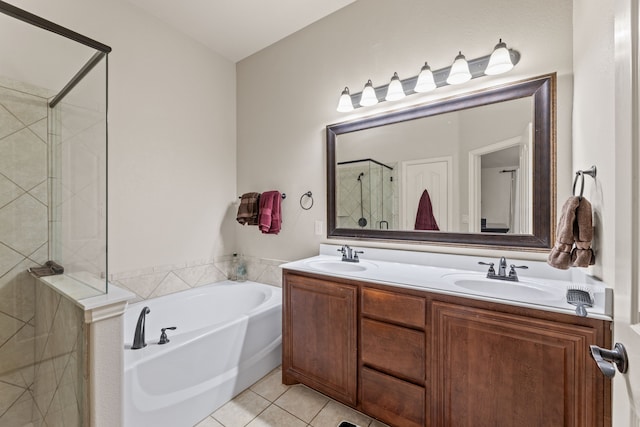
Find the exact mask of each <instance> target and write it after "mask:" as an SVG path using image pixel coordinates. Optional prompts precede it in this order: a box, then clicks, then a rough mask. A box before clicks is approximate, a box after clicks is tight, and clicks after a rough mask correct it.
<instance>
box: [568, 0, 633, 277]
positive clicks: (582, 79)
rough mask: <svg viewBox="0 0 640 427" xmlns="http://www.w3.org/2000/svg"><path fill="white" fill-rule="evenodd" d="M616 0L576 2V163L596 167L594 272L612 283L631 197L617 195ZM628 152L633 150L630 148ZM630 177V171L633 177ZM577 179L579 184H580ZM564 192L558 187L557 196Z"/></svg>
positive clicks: (591, 187)
mask: <svg viewBox="0 0 640 427" xmlns="http://www.w3.org/2000/svg"><path fill="white" fill-rule="evenodd" d="M613 3H614V2H613V0H606V1H603V2H598V3H597V4H596V3H593V2H583V1H576V2H575V4H574V12H573V14H574V22H575V24H574V41H573V43H574V49H573V62H574V74H575V79H574V84H575V99H574V110H573V135H574V137H573V155H572V163H573V167H572V169H573V170H574V171H575V170H578V169H588V168H589V167H591V166H592V165H596V167H597V168H598V175H597V178H596V180H592V179H591V178H589V177H586V179H585V193H584V194H585V196H586V197H587V198H588V199H589V200H590V201H591V203H592V207H593V212H594V226H595V238H594V243H593V247H594V249H595V251H596V256H597V258H596V265H595V266H593V267H590V272H591V274H594V275H595V276H597V277H600V278H601V279H603V280H604V281H605V282H607V283H610V284H612V285H613V284H614V277H613V276H614V269H615V262H616V256H615V244H616V242H615V235H616V234H615V230H616V228H615V214H616V212H615V211H616V209H621V208H622V209H630V208H631V203H630V201H625V200H616V198H615V188H616V184H615V179H614V177H615V173H616V160H615V149H614V147H615V117H614V109H615V78H614V77H615V61H614V59H615V58H614V34H613V29H614V13H613ZM629 154H630V153H629ZM629 179H631V177H629ZM578 185H579V184H578ZM564 196H566V194H562V193H558V197H559V198H563V197H564Z"/></svg>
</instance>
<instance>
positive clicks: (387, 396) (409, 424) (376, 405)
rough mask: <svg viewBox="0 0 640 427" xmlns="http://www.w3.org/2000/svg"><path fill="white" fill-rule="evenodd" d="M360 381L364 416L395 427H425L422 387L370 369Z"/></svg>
mask: <svg viewBox="0 0 640 427" xmlns="http://www.w3.org/2000/svg"><path fill="white" fill-rule="evenodd" d="M360 378H361V381H360V386H361V390H362V409H363V410H364V412H365V413H367V414H369V415H372V416H374V417H376V418H379V419H380V420H382V421H384V422H386V423H388V424H390V425H393V426H396V427H424V425H425V404H426V400H425V390H424V388H423V387H419V386H417V385H415V384H411V383H408V382H406V381H402V380H399V379H397V378H394V377H390V376H389V375H385V374H382V373H380V372H377V371H374V370H372V369H367V368H362V371H361V375H360Z"/></svg>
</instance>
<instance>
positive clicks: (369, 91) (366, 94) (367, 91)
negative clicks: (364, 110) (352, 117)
mask: <svg viewBox="0 0 640 427" xmlns="http://www.w3.org/2000/svg"><path fill="white" fill-rule="evenodd" d="M377 103H378V97H377V96H376V91H375V89H374V88H373V83H371V80H367V83H366V84H365V85H364V89H362V97H361V98H360V105H361V106H363V107H369V106H371V105H376V104H377Z"/></svg>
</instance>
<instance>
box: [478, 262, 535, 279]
mask: <svg viewBox="0 0 640 427" xmlns="http://www.w3.org/2000/svg"><path fill="white" fill-rule="evenodd" d="M478 264H480V265H488V266H489V270H488V271H487V279H497V280H507V281H509V282H517V281H518V280H519V279H518V273H516V268H521V269H523V270H524V269H527V268H529V267H527V266H526V265H515V264H511V265H510V268H509V274H507V259H506V258H505V257H500V261H499V264H498V274H496V270H495V269H494V268H493V266H494V263H492V262H483V261H479V262H478Z"/></svg>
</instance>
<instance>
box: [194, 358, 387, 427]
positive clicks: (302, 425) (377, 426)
mask: <svg viewBox="0 0 640 427" xmlns="http://www.w3.org/2000/svg"><path fill="white" fill-rule="evenodd" d="M341 421H349V422H351V423H353V424H356V425H358V426H360V427H386V424H382V423H381V422H379V421H376V420H374V419H372V418H370V417H368V416H366V415H364V414H361V413H360V412H357V411H354V410H353V409H351V408H348V407H346V406H344V405H342V404H341V403H338V402H336V401H334V400H332V399H330V398H328V397H326V396H324V395H322V394H320V393H317V392H316V391H314V390H311V389H310V388H307V387H305V386H303V385H293V386H287V385H284V384H282V371H281V369H280V368H279V367H278V368H276V369H274V370H273V371H271V372H270V373H269V374H267V375H266V376H265V377H264V378H262V379H261V380H260V381H258V382H257V383H255V384H254V385H252V386H251V387H249V388H248V389H247V390H245V391H243V392H242V393H240V394H239V395H238V396H236V397H235V398H234V399H233V400H232V401H230V402H228V403H226V404H225V405H223V406H222V407H220V408H219V409H218V410H216V411H215V412H214V413H213V414H211V415H210V416H208V417H207V418H205V419H204V420H202V421H201V422H200V423H199V424H197V426H196V427H244V426H247V427H337V426H338V424H339V423H340V422H341Z"/></svg>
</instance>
